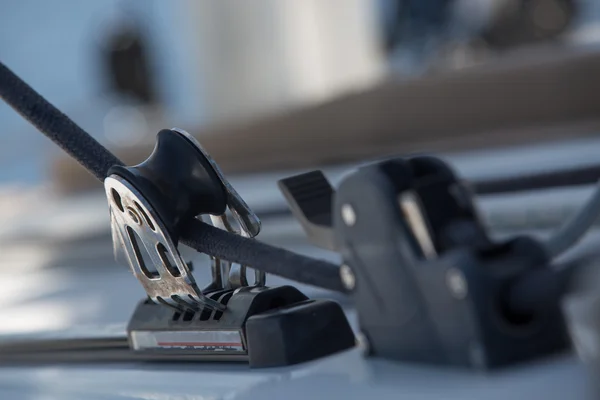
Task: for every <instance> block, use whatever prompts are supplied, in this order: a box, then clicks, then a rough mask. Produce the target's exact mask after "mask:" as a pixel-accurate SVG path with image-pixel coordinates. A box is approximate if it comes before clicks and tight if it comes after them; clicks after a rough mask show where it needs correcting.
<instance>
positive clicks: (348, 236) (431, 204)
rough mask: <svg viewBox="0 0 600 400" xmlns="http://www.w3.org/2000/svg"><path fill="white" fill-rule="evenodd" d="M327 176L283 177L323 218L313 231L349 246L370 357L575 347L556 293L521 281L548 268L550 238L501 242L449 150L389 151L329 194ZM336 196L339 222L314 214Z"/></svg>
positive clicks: (299, 201) (503, 361)
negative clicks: (527, 289)
mask: <svg viewBox="0 0 600 400" xmlns="http://www.w3.org/2000/svg"><path fill="white" fill-rule="evenodd" d="M326 185H329V184H328V182H327V181H326V179H325V177H324V176H323V175H322V174H320V175H317V174H315V173H309V174H303V175H299V176H296V177H292V178H288V179H285V180H283V181H281V182H280V186H281V187H282V189H283V191H284V193H286V197H287V198H288V200H290V205H291V207H292V211H293V213H294V214H295V215H299V214H300V215H302V216H303V217H302V218H298V219H299V221H300V222H301V223H302V224H303V226H305V225H306V224H311V223H315V222H316V221H321V226H320V227H319V229H320V231H319V232H320V233H319V235H315V234H314V233H313V232H315V230H314V229H311V227H310V226H309V227H306V226H305V228H306V229H305V230H306V232H307V233H308V234H309V235H310V234H311V233H313V240H315V239H317V240H318V239H319V238H325V240H326V242H327V243H325V244H323V247H328V248H330V247H332V246H330V242H331V241H333V242H334V246H333V247H334V248H335V249H337V251H339V252H340V253H341V256H342V258H343V262H344V265H343V266H342V267H341V277H342V280H343V282H344V285H345V286H346V288H347V289H348V291H349V292H350V293H351V296H352V297H353V299H354V302H355V306H356V308H357V312H358V319H359V324H360V329H361V331H362V333H363V334H364V336H365V337H366V340H367V341H368V343H369V348H370V354H371V355H372V356H377V357H384V358H391V359H396V360H402V361H411V362H422V363H430V364H444V365H460V366H467V367H473V368H490V367H495V366H501V365H507V364H511V363H514V362H518V361H523V360H528V359H531V358H535V357H539V356H543V355H547V354H549V353H552V352H555V351H558V350H561V349H564V348H565V347H566V346H568V335H567V332H566V328H565V324H564V321H563V317H562V313H561V310H560V307H559V300H558V298H551V299H549V300H548V301H545V302H543V304H537V303H536V305H535V306H532V305H531V304H529V303H527V304H525V303H523V302H520V298H516V299H515V298H514V288H515V287H518V288H519V291H520V292H522V291H523V285H522V284H520V283H522V282H529V280H531V279H530V277H531V276H532V275H536V274H540V275H543V274H544V273H545V272H547V271H549V267H548V264H549V259H548V257H547V255H546V252H545V249H544V248H543V246H542V245H541V244H540V243H538V242H537V241H536V240H534V239H532V238H529V237H515V238H513V239H510V240H506V241H502V242H495V241H494V240H492V239H491V238H490V237H489V235H488V234H487V232H486V230H485V229H484V225H483V224H482V222H481V220H480V218H479V216H478V212H477V210H476V207H475V204H474V200H473V196H472V194H471V192H470V190H469V187H468V185H467V184H465V183H464V182H462V181H461V180H460V179H458V178H457V177H456V175H455V174H454V172H453V171H452V169H451V168H450V167H449V166H448V165H447V164H446V163H444V162H443V161H442V160H440V159H437V158H434V157H427V156H420V157H412V158H398V159H391V160H386V161H382V162H379V163H375V164H372V165H368V166H364V167H360V168H358V170H356V171H355V172H353V173H351V174H349V175H348V176H347V177H346V178H345V179H344V180H343V181H342V182H341V183H340V185H339V187H338V188H337V190H336V191H333V190H332V188H331V187H330V191H329V194H327V195H324V193H325V192H326V191H325V190H323V188H324V187H325V186H326ZM326 197H328V199H329V200H328V201H329V207H328V208H329V210H330V214H331V215H330V221H331V222H330V225H329V226H326V224H323V221H327V218H325V217H323V216H321V217H319V218H314V215H312V216H311V215H310V214H311V212H314V210H320V213H321V214H322V213H323V210H326V209H327V206H326V204H325V203H326V202H327V200H326ZM307 214H308V215H307ZM325 229H329V230H330V232H328V233H326V234H323V233H322V231H323V230H325Z"/></svg>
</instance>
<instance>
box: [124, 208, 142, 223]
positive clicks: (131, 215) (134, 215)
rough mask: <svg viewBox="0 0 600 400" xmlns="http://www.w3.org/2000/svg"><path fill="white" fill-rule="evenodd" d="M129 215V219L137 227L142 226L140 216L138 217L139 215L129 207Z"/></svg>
mask: <svg viewBox="0 0 600 400" xmlns="http://www.w3.org/2000/svg"><path fill="white" fill-rule="evenodd" d="M127 215H128V216H129V218H131V220H132V221H133V222H134V223H135V224H137V225H141V224H142V220H141V218H140V216H139V215H138V213H137V212H136V211H135V210H134V209H133V208H131V207H127Z"/></svg>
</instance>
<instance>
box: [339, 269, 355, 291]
mask: <svg viewBox="0 0 600 400" xmlns="http://www.w3.org/2000/svg"><path fill="white" fill-rule="evenodd" d="M340 278H341V279H342V284H343V285H344V287H345V288H346V289H347V290H352V289H354V287H355V286H356V278H355V277H354V273H353V272H352V269H351V268H350V267H349V266H347V265H346V264H343V265H342V266H341V267H340Z"/></svg>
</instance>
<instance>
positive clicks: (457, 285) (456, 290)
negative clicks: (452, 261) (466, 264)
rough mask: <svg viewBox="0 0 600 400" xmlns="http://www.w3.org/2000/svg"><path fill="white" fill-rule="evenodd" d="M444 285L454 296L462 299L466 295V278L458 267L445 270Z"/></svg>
mask: <svg viewBox="0 0 600 400" xmlns="http://www.w3.org/2000/svg"><path fill="white" fill-rule="evenodd" d="M446 285H447V286H448V289H450V292H451V293H452V295H453V296H454V297H455V298H457V299H464V298H465V297H467V293H468V292H469V288H468V285H467V280H466V279H465V276H464V275H463V273H462V271H460V270H459V269H457V268H450V269H448V271H446Z"/></svg>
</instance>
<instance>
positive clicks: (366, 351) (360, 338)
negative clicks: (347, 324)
mask: <svg viewBox="0 0 600 400" xmlns="http://www.w3.org/2000/svg"><path fill="white" fill-rule="evenodd" d="M356 347H358V348H359V349H360V351H361V353H362V355H363V356H365V357H366V356H369V355H370V354H371V343H369V338H368V337H367V335H365V334H364V333H363V332H358V333H357V334H356Z"/></svg>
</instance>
